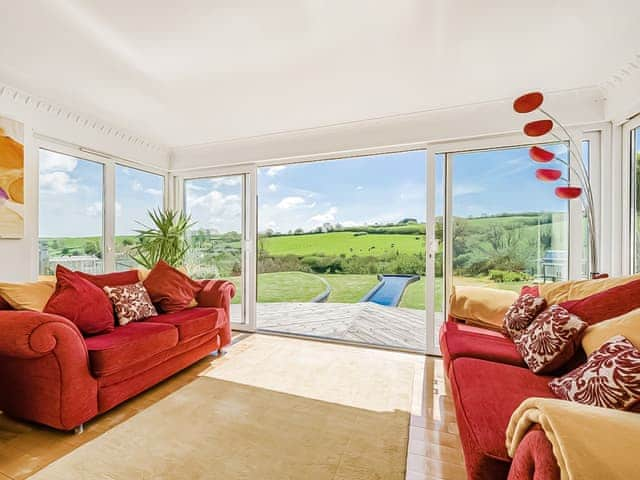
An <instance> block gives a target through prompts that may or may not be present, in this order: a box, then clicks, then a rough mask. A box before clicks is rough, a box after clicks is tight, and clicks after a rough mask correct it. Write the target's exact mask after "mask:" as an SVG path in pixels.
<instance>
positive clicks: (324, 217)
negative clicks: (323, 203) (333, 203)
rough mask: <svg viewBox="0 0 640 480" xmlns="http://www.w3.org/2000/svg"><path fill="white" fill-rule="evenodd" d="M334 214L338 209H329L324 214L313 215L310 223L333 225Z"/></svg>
mask: <svg viewBox="0 0 640 480" xmlns="http://www.w3.org/2000/svg"><path fill="white" fill-rule="evenodd" d="M336 213H338V209H337V208H336V207H331V208H330V209H329V210H327V211H326V212H324V213H320V214H318V215H314V216H313V217H311V221H312V222H315V223H320V224H322V223H335V221H336Z"/></svg>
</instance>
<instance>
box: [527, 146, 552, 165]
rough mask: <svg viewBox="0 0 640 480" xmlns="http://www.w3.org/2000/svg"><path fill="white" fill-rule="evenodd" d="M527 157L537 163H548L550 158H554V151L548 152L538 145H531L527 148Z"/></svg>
mask: <svg viewBox="0 0 640 480" xmlns="http://www.w3.org/2000/svg"><path fill="white" fill-rule="evenodd" d="M529 157H531V160H533V161H534V162H538V163H549V162H550V161H551V160H553V159H554V158H556V155H555V153H553V152H550V151H549V150H545V149H544V148H540V147H531V148H530V149H529Z"/></svg>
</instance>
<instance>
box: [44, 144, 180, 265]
mask: <svg viewBox="0 0 640 480" xmlns="http://www.w3.org/2000/svg"><path fill="white" fill-rule="evenodd" d="M35 148H36V153H37V155H36V157H37V162H36V171H37V172H40V150H41V149H44V150H49V151H52V152H55V153H59V154H62V155H69V156H72V157H75V158H78V159H80V160H87V161H91V162H94V163H98V164H101V165H102V168H103V175H102V183H103V185H102V252H103V269H104V273H110V272H114V271H115V267H116V262H115V258H116V257H115V253H116V252H115V223H116V174H115V169H116V165H121V166H124V167H127V168H134V169H136V170H140V171H142V172H145V173H151V174H154V175H159V176H161V177H162V178H163V187H162V188H163V198H162V205H163V208H167V207H168V206H169V189H170V186H169V172H168V171H167V170H164V169H162V168H159V167H156V166H152V165H148V164H145V163H141V162H135V161H132V160H127V159H124V158H119V157H116V156H112V155H108V154H102V152H93V151H91V150H89V149H85V148H83V147H80V146H77V145H73V144H68V143H66V142H62V141H56V140H54V139H50V138H43V137H40V136H38V135H36V142H35ZM36 191H37V192H38V196H37V198H38V202H39V198H40V176H39V174H38V180H37V186H36ZM35 210H36V211H37V216H36V222H37V223H36V224H37V227H36V232H37V234H36V239H39V238H40V208H39V207H38V208H36V209H35ZM34 243H35V245H36V246H35V247H34V249H35V252H34V253H35V254H36V258H37V255H39V253H38V247H37V244H38V242H37V241H36V242H34ZM38 264H39V262H36V271H37V275H39V267H38Z"/></svg>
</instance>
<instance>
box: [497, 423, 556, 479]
mask: <svg viewBox="0 0 640 480" xmlns="http://www.w3.org/2000/svg"><path fill="white" fill-rule="evenodd" d="M508 480H560V468H559V467H558V462H557V461H556V457H555V456H554V454H553V447H552V446H551V442H550V441H549V440H548V439H547V437H546V435H545V433H544V431H542V429H541V428H540V427H539V426H535V427H533V428H531V429H530V430H529V431H528V432H527V434H526V435H525V436H524V438H523V439H522V442H520V445H518V449H517V450H516V454H515V456H514V457H513V462H512V463H511V468H510V469H509V478H508Z"/></svg>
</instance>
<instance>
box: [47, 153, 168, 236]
mask: <svg viewBox="0 0 640 480" xmlns="http://www.w3.org/2000/svg"><path fill="white" fill-rule="evenodd" d="M103 168H104V167H103V166H102V164H100V163H97V162H91V161H88V160H80V159H77V158H75V157H72V156H69V155H63V154H60V153H55V152H51V151H48V150H40V215H39V222H40V236H41V237H87V236H96V235H102V224H103V219H102V201H103V200H102V197H103V191H104V190H103V183H104V181H103ZM162 195H163V177H161V176H160V175H154V174H150V173H147V172H142V171H140V170H136V169H133V168H127V167H123V166H120V165H118V166H116V212H115V213H116V235H123V234H129V233H133V229H134V228H138V226H137V224H136V220H144V221H145V222H146V218H147V215H146V211H147V210H148V209H151V208H155V207H159V206H161V205H162Z"/></svg>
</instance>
